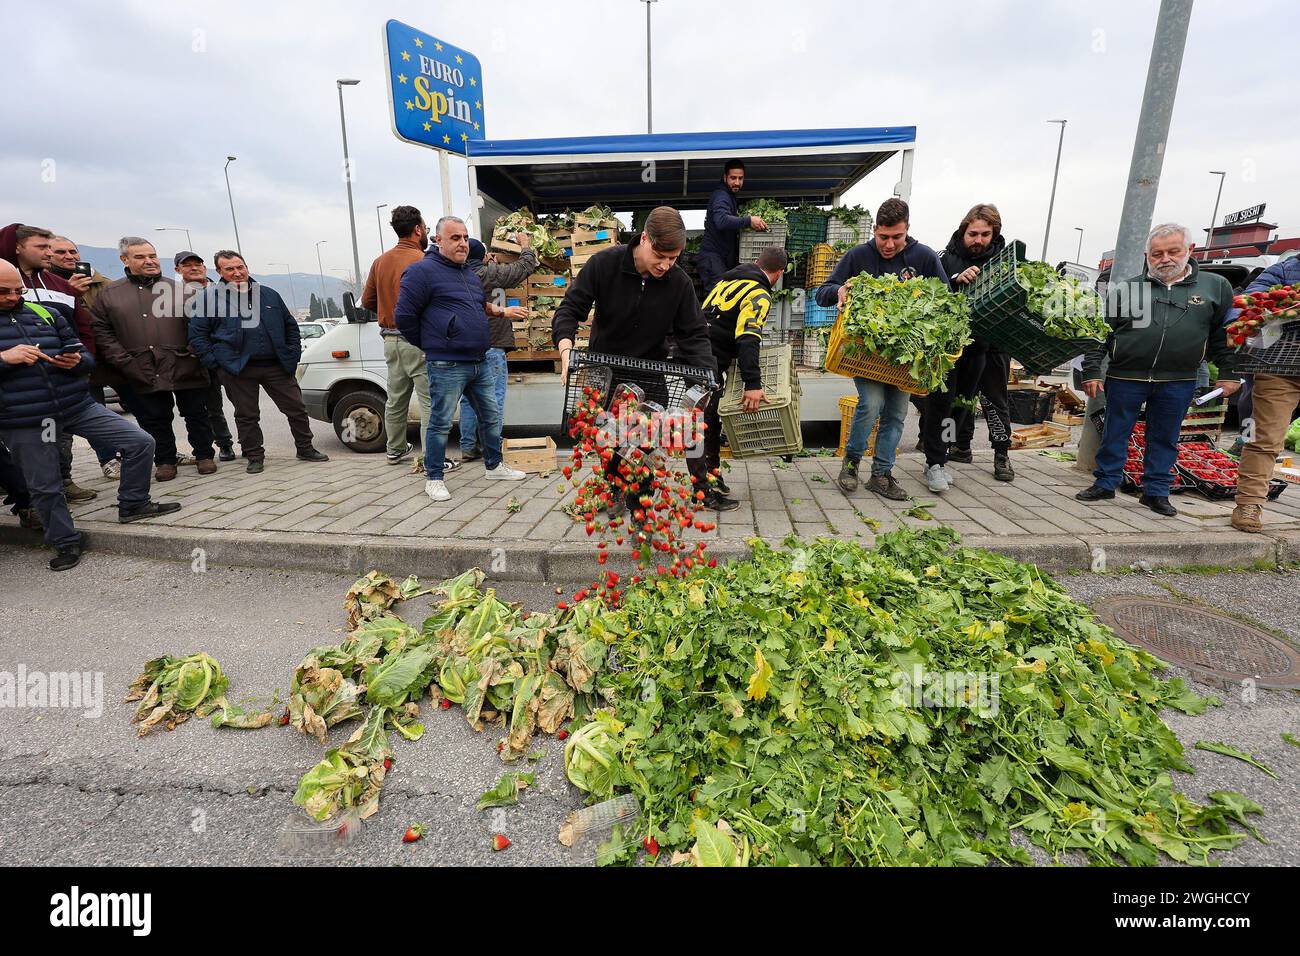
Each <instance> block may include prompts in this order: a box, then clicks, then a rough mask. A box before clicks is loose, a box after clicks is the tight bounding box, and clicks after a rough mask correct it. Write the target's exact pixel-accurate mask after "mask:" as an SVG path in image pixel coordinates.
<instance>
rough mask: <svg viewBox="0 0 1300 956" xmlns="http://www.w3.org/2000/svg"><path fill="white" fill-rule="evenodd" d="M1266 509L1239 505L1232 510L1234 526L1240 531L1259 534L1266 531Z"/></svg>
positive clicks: (1258, 506) (1259, 506)
mask: <svg viewBox="0 0 1300 956" xmlns="http://www.w3.org/2000/svg"><path fill="white" fill-rule="evenodd" d="M1263 519H1264V508H1263V507H1262V506H1261V505H1237V507H1236V508H1234V509H1232V526H1233V527H1234V528H1236V529H1237V530H1238V531H1249V532H1250V533H1251V534H1258V533H1259V532H1261V531H1263V530H1264V520H1263Z"/></svg>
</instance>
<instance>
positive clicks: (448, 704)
mask: <svg viewBox="0 0 1300 956" xmlns="http://www.w3.org/2000/svg"><path fill="white" fill-rule="evenodd" d="M438 706H439V707H441V708H442V709H443V710H451V701H450V700H448V699H447V698H446V697H444V698H443V699H442V700H440V701H438Z"/></svg>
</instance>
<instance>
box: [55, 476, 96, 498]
mask: <svg viewBox="0 0 1300 956" xmlns="http://www.w3.org/2000/svg"><path fill="white" fill-rule="evenodd" d="M63 497H64V498H66V499H67V500H68V501H89V500H90V499H91V498H98V497H99V492H98V491H94V490H92V489H90V488H83V487H81V485H79V484H77V483H76V482H75V481H73V480H72V479H71V478H69V479H68V480H67V481H65V482H64V483H63Z"/></svg>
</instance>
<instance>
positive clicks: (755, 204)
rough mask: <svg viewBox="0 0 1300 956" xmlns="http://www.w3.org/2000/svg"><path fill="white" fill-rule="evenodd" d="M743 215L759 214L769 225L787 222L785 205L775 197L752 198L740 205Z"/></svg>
mask: <svg viewBox="0 0 1300 956" xmlns="http://www.w3.org/2000/svg"><path fill="white" fill-rule="evenodd" d="M740 214H741V215H742V216H758V217H759V218H760V219H762V220H763V221H764V222H766V223H767V224H768V225H769V226H770V225H773V224H774V223H778V222H787V221H788V220H787V214H786V211H785V207H784V206H782V205H781V204H780V203H779V202H777V201H776V200H774V199H751V200H750V201H749V202H747V203H745V205H743V206H741V207H740Z"/></svg>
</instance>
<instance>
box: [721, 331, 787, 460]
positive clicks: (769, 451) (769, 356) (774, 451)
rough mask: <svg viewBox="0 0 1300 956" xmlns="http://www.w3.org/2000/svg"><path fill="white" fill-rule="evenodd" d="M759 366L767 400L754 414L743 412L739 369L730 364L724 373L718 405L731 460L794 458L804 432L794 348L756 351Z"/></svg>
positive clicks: (767, 347)
mask: <svg viewBox="0 0 1300 956" xmlns="http://www.w3.org/2000/svg"><path fill="white" fill-rule="evenodd" d="M758 362H759V368H760V369H761V371H762V376H763V391H764V393H766V395H767V397H766V398H765V399H764V401H763V404H762V405H761V406H760V407H759V410H758V411H756V412H753V413H746V412H745V411H744V410H743V409H744V393H745V383H744V382H743V381H742V380H741V377H740V369H739V368H738V366H737V365H736V364H735V363H733V364H732V366H731V369H730V370H729V371H728V372H727V385H726V388H724V389H723V391H722V398H721V399H720V400H719V402H718V414H719V415H720V416H721V417H722V430H723V432H724V433H725V435H726V439H727V446H728V447H729V448H730V449H731V454H732V457H734V458H764V457H769V456H772V455H793V454H796V453H798V452H800V451H802V450H803V431H802V429H801V428H800V427H799V397H800V394H801V390H800V388H799V376H798V375H797V374H795V370H794V348H793V346H791V345H788V344H786V345H765V346H764V347H763V348H761V349H760V350H759V358H758Z"/></svg>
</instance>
